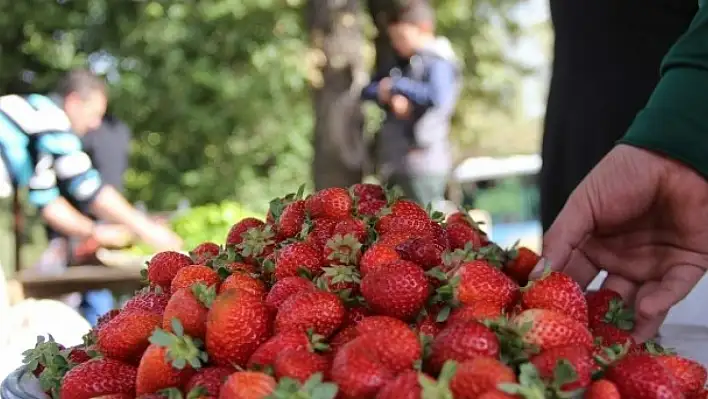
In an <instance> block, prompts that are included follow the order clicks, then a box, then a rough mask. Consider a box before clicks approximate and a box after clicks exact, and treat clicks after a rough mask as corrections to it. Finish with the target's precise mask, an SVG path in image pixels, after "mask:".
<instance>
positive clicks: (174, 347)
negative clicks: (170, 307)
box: [149, 317, 208, 370]
mask: <svg viewBox="0 0 708 399" xmlns="http://www.w3.org/2000/svg"><path fill="white" fill-rule="evenodd" d="M171 326H172V331H173V333H168V332H167V331H165V330H163V329H161V328H157V329H155V331H154V332H153V333H152V335H151V336H150V339H149V341H150V343H151V344H154V345H157V346H161V347H163V348H166V349H167V353H166V360H167V361H168V362H169V363H170V364H171V365H172V367H174V368H175V369H177V370H182V369H184V368H185V367H186V366H187V365H189V366H191V367H192V368H194V369H198V368H201V367H202V365H203V364H205V363H206V362H207V360H208V355H207V353H206V352H204V351H202V350H201V349H200V348H201V346H202V341H201V340H199V339H193V338H192V337H190V336H189V335H186V334H185V333H184V327H183V326H182V323H181V322H180V321H179V319H177V318H176V317H175V318H173V319H172V321H171Z"/></svg>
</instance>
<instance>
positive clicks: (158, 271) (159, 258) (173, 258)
mask: <svg viewBox="0 0 708 399" xmlns="http://www.w3.org/2000/svg"><path fill="white" fill-rule="evenodd" d="M191 264H192V259H191V258H190V257H189V256H187V255H184V254H181V253H179V252H175V251H165V252H158V253H157V254H155V256H153V257H152V259H150V262H148V266H147V278H148V281H150V286H151V287H160V288H162V289H163V290H165V291H169V290H170V284H171V283H172V279H173V278H174V277H175V275H176V274H177V272H178V271H179V269H181V268H183V267H186V266H189V265H191Z"/></svg>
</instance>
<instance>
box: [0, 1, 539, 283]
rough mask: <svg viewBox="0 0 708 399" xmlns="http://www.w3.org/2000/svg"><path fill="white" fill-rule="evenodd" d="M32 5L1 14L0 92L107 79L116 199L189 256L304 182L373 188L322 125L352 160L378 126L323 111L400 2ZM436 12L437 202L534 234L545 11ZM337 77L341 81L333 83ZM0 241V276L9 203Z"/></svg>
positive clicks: (382, 45) (485, 4)
mask: <svg viewBox="0 0 708 399" xmlns="http://www.w3.org/2000/svg"><path fill="white" fill-rule="evenodd" d="M39 3H40V2H36V1H24V2H15V1H9V0H1V1H0V26H2V27H3V34H2V35H0V66H1V67H0V93H4V94H7V93H29V92H40V93H43V92H48V91H50V89H51V88H52V86H53V85H54V84H55V82H56V80H57V78H58V77H59V76H61V74H62V73H64V72H65V71H67V70H69V69H71V68H73V67H76V66H86V65H87V64H88V65H90V67H91V69H92V70H94V71H95V72H96V73H99V74H103V75H105V77H106V78H107V80H108V81H109V84H110V93H109V96H110V105H109V112H110V113H111V114H112V115H115V116H116V117H118V118H119V119H120V120H122V121H123V122H124V123H125V124H126V125H127V126H128V127H129V128H130V129H131V130H132V141H131V147H130V148H131V150H130V163H129V168H128V169H127V172H126V173H125V176H124V183H125V190H126V195H127V196H128V198H129V199H130V200H131V201H133V202H134V203H138V204H141V206H143V207H144V209H147V210H149V211H151V212H161V211H167V212H175V211H177V215H178V217H177V218H176V219H174V220H173V222H172V223H173V227H174V229H175V230H176V232H177V233H179V234H180V235H181V236H183V237H184V238H186V239H187V242H186V246H187V247H191V246H193V245H196V244H198V243H199V242H202V241H205V240H214V241H217V242H219V241H222V240H223V235H224V233H225V232H226V231H227V229H228V227H229V226H230V225H231V224H232V223H233V221H234V220H235V219H237V218H239V217H241V216H244V215H245V216H248V215H251V214H256V215H262V214H263V212H265V210H266V208H267V204H268V201H269V200H270V199H271V198H273V197H275V196H279V195H283V194H285V193H288V192H293V191H296V190H297V187H298V186H299V185H300V184H302V183H303V182H304V183H306V184H308V187H309V188H310V189H312V188H314V187H315V186H317V185H320V186H321V185H323V184H330V183H331V182H338V181H341V182H342V183H341V184H340V185H348V184H351V182H352V181H356V180H360V179H361V178H364V179H367V178H370V177H368V174H370V172H369V171H370V167H369V166H368V165H367V161H366V159H362V160H358V161H356V162H352V161H351V159H347V151H346V146H344V147H343V146H342V145H341V143H339V142H338V140H340V141H341V135H340V136H338V134H339V133H338V132H337V131H336V130H337V129H331V128H328V126H332V125H333V123H336V124H337V125H338V126H344V127H343V128H342V129H347V130H348V131H350V132H351V131H353V132H355V133H354V134H349V136H348V139H347V140H350V141H351V143H348V144H347V145H350V146H353V147H357V146H361V145H363V143H365V142H366V140H367V138H370V137H371V135H372V134H373V133H374V132H375V131H376V129H377V128H378V125H379V124H380V121H381V119H382V117H383V113H382V111H380V110H379V109H378V107H377V106H376V105H374V104H362V103H360V102H359V101H358V99H357V100H356V101H342V102H340V103H337V104H336V106H334V107H333V106H331V104H327V103H324V102H322V101H317V98H318V95H321V94H322V93H326V94H327V95H329V96H333V97H330V98H337V97H341V98H349V99H351V97H352V96H351V95H349V93H352V92H356V93H358V92H359V91H360V90H361V88H362V87H363V86H364V85H365V84H366V83H367V82H368V79H369V74H370V73H371V71H372V70H374V69H375V65H374V64H375V62H376V59H377V56H376V54H378V57H379V59H381V58H385V55H386V54H387V53H390V54H391V55H392V54H393V50H392V49H391V48H390V44H387V42H386V40H385V37H382V36H381V35H378V36H377V32H379V31H381V30H377V26H376V15H378V14H379V13H382V12H387V10H388V9H390V8H395V7H401V6H402V4H401V3H400V2H399V1H395V0H369V1H365V0H359V1H357V0H338V1H332V0H311V1H305V0H286V1H274V0H200V1H198V2H197V1H185V2H167V1H121V2H109V1H104V0H73V1H61V0H58V1H47V2H41V4H39ZM431 3H432V5H433V6H434V8H435V12H436V16H437V34H439V35H442V36H446V37H447V38H449V39H450V41H451V42H452V44H453V46H454V49H455V51H456V53H457V54H458V56H459V57H460V58H462V59H463V61H464V89H463V92H462V96H461V98H460V101H459V103H458V106H457V110H458V111H457V113H456V115H455V117H454V120H453V129H452V142H453V144H454V150H455V162H456V165H457V169H456V170H455V173H454V174H453V176H452V179H451V181H450V184H449V190H448V197H449V199H450V200H452V201H454V202H456V203H460V204H465V205H470V206H474V207H476V208H481V209H484V210H485V211H487V212H489V214H490V215H491V218H492V220H493V222H494V226H495V228H497V227H498V234H497V235H498V237H495V239H497V240H499V241H500V242H501V243H502V244H507V245H508V244H511V243H513V240H515V239H516V238H518V237H519V236H521V235H524V234H527V233H528V234H530V235H534V234H535V235H540V226H539V225H538V223H537V222H536V219H537V217H538V191H537V188H536V179H535V176H536V173H537V172H538V168H539V167H540V157H538V155H536V154H537V153H538V150H539V145H540V135H541V120H542V117H543V115H542V113H543V109H544V107H545V95H546V85H547V79H548V75H549V64H548V60H549V58H550V50H551V44H552V32H551V27H550V24H549V22H548V12H547V3H546V1H543V0H435V1H432V2H431ZM384 34H385V30H384ZM336 63H345V64H346V65H347V69H346V72H347V73H339V74H336V73H333V72H332V71H331V70H329V69H331V68H332V65H334V64H336ZM313 93H314V94H315V95H314V96H313V95H312V94H313ZM332 143H335V145H338V146H339V147H338V151H332V150H331V148H332V146H333V144H332ZM337 143H339V144H337ZM317 157H319V159H320V161H319V162H313V159H316V158H317ZM480 162H481V163H480ZM323 164H324V165H327V167H321V166H318V165H323ZM480 165H482V166H480ZM481 170H484V171H485V173H487V174H486V175H480V174H479V172H480V171H481ZM23 213H24V214H25V215H26V220H25V228H24V232H23V237H22V243H23V245H22V264H23V265H30V264H32V263H33V262H34V261H35V260H36V259H37V257H38V256H39V255H40V254H41V252H42V250H43V249H44V246H45V245H46V238H45V237H46V235H45V233H44V230H43V227H42V226H41V224H40V223H39V220H38V218H37V217H36V214H35V213H34V210H33V209H31V208H30V207H29V206H24V207H23ZM0 226H1V227H2V231H1V232H0V264H2V266H3V267H4V268H5V269H6V273H7V274H8V276H11V275H12V274H13V272H14V270H15V264H14V263H15V262H14V259H13V248H14V236H13V233H12V206H11V200H10V199H2V203H1V204H0ZM505 226H506V229H505ZM522 230H523V231H522ZM520 232H521V233H520ZM524 232H526V233H524ZM529 232H530V233H529ZM510 240H512V241H511V242H507V241H510Z"/></svg>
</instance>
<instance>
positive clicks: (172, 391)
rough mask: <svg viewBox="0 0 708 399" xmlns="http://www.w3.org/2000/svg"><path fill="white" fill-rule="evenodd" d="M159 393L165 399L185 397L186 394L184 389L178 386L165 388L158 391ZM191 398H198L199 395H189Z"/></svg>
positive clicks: (182, 398)
mask: <svg viewBox="0 0 708 399" xmlns="http://www.w3.org/2000/svg"><path fill="white" fill-rule="evenodd" d="M157 394H158V395H160V396H162V397H163V398H165V399H184V398H185V397H184V395H182V391H180V390H179V389H178V388H165V389H161V390H159V391H157ZM187 398H189V399H197V398H199V396H192V397H190V396H189V395H188V396H187Z"/></svg>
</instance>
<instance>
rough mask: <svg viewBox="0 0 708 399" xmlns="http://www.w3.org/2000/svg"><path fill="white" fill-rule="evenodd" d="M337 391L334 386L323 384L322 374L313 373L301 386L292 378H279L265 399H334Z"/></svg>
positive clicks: (328, 383) (329, 383)
mask: <svg viewBox="0 0 708 399" xmlns="http://www.w3.org/2000/svg"><path fill="white" fill-rule="evenodd" d="M338 391H339V388H338V387H337V385H336V384H334V383H331V382H324V379H323V377H322V373H315V374H313V375H312V376H310V378H308V379H307V381H305V382H304V383H303V384H301V383H300V382H299V381H297V380H295V379H292V378H287V377H286V378H281V379H280V381H278V385H277V386H276V388H275V390H274V391H273V393H271V394H270V395H268V396H267V397H266V399H334V398H335V397H336V396H337V392H338Z"/></svg>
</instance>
